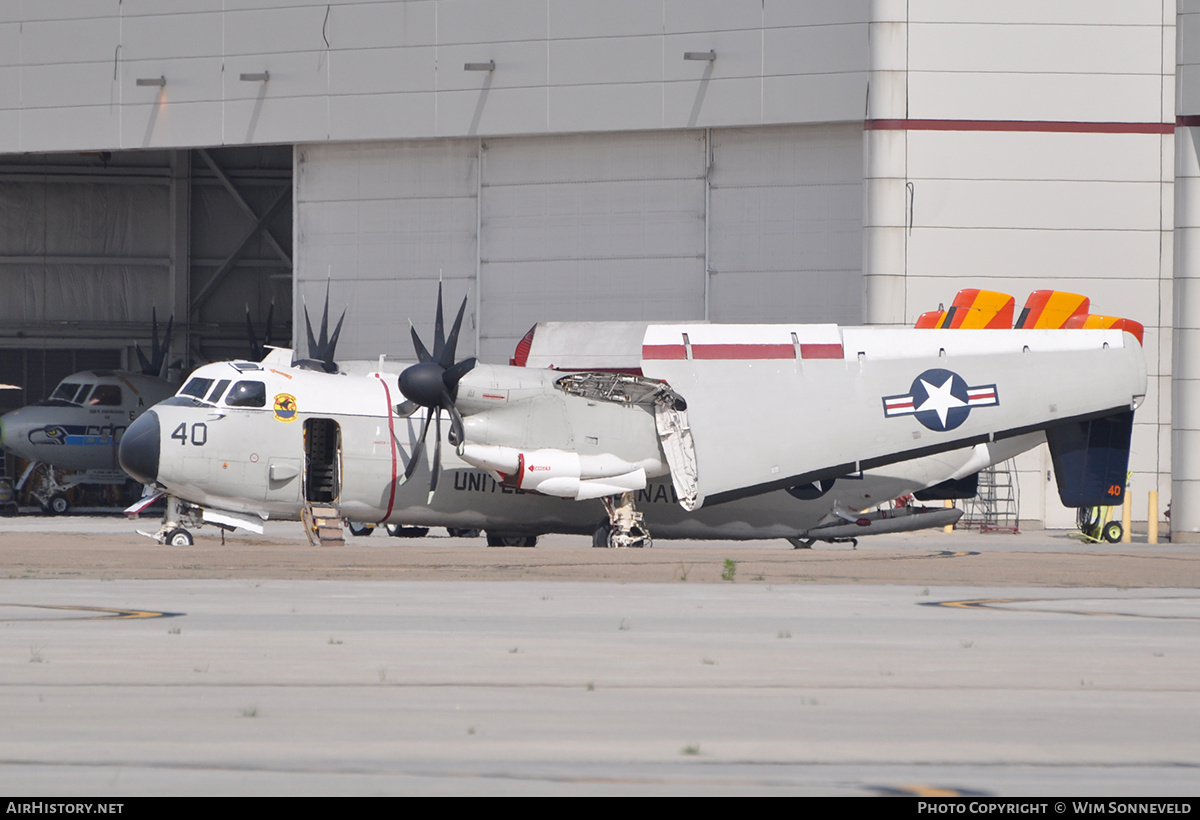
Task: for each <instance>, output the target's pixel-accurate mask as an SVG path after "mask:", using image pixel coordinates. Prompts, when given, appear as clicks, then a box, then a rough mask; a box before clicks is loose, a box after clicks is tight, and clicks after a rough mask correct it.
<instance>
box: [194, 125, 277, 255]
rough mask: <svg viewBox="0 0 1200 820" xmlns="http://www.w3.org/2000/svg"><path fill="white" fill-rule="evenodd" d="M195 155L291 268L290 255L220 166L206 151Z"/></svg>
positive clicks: (201, 150) (201, 149)
mask: <svg viewBox="0 0 1200 820" xmlns="http://www.w3.org/2000/svg"><path fill="white" fill-rule="evenodd" d="M196 153H198V154H199V155H200V158H201V159H203V160H204V162H205V164H206V165H208V167H209V168H211V169H212V172H213V173H214V174H216V175H217V179H219V180H221V184H222V185H224V186H225V190H227V191H228V192H229V195H230V196H231V197H233V201H234V202H236V203H237V204H238V207H240V208H241V209H242V210H243V211H244V212H245V214H246V216H248V217H250V219H252V220H254V221H255V223H256V224H257V225H258V226H259V227H260V230H262V234H263V238H264V239H266V241H267V244H268V245H270V246H271V249H272V250H274V251H275V253H276V254H278V255H279V258H280V259H282V260H283V261H284V262H287V264H288V266H289V267H291V265H292V256H291V254H289V253H288V252H287V251H285V250H284V249H283V247H282V246H281V245H280V244H279V242H277V241H276V240H275V237H274V236H272V235H271V232H270V231H269V230H267V229H266V227H265V226H264V225H263V222H264V220H263V219H259V217H258V214H256V213H255V212H254V209H253V208H251V207H250V203H248V202H246V200H245V199H243V198H242V195H241V194H240V193H239V192H238V189H237V187H236V186H235V185H234V184H233V182H232V181H231V180H230V179H229V177H228V176H227V175H226V173H225V172H224V171H222V170H221V168H220V166H218V165H217V163H216V161H215V160H213V158H212V156H211V155H210V154H209V153H208V151H206V150H204V149H203V148H200V149H198V150H197V152H196ZM291 189H292V186H291V184H290V183H289V184H288V187H287V190H288V191H289V192H290V191H291ZM264 218H265V217H264Z"/></svg>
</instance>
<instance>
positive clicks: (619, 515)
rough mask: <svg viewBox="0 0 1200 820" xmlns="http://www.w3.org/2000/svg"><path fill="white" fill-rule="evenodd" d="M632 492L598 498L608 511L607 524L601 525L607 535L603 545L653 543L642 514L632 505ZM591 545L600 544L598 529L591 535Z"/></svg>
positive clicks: (641, 546)
mask: <svg viewBox="0 0 1200 820" xmlns="http://www.w3.org/2000/svg"><path fill="white" fill-rule="evenodd" d="M634 498H635V496H634V494H633V493H621V494H620V495H611V496H606V497H605V498H602V499H600V501H601V503H602V504H604V511H605V512H607V513H608V524H606V525H601V527H600V529H601V530H607V531H608V535H607V538H606V539H605V542H604V546H605V547H609V548H612V549H627V548H635V549H638V548H649V547H650V546H652V545H653V543H654V542H653V541H651V540H650V532H649V531H648V530H647V529H646V525H645V522H644V519H643V517H642V514H641V513H640V512H638V511H637V507H636V506H635V505H634ZM592 545H593V546H597V547H598V546H600V531H597V532H596V533H595V534H594V535H593V536H592Z"/></svg>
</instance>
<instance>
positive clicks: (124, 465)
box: [118, 410, 159, 484]
mask: <svg viewBox="0 0 1200 820" xmlns="http://www.w3.org/2000/svg"><path fill="white" fill-rule="evenodd" d="M158 436H159V428H158V414H157V413H155V412H154V411H153V410H147V411H146V412H145V413H142V415H140V416H138V417H137V418H136V419H134V421H133V423H132V424H130V425H129V428H128V429H127V430H126V431H125V435H123V436H122V437H121V449H120V452H119V454H118V458H120V461H121V469H122V470H124V471H125V472H127V473H129V474H130V475H131V476H133V477H134V478H135V479H136V480H138V481H140V482H142V483H143V484H153V483H154V481H155V479H157V478H158V447H159V438H158Z"/></svg>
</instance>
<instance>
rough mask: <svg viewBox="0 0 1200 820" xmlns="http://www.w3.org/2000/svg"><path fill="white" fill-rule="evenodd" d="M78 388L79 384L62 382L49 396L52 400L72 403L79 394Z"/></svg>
mask: <svg viewBox="0 0 1200 820" xmlns="http://www.w3.org/2000/svg"><path fill="white" fill-rule="evenodd" d="M80 386H81V385H80V384H79V382H63V383H62V384H60V385H59V386H58V387H57V388H55V390H54V393H53V394H51V396H50V398H51V399H52V400H53V399H61V400H62V401H74V400H75V394H76V393H78V392H79V388H80Z"/></svg>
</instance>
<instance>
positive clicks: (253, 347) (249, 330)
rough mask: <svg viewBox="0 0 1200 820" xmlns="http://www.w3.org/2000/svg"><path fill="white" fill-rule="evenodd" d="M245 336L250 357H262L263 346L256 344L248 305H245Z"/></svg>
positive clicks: (256, 339)
mask: <svg viewBox="0 0 1200 820" xmlns="http://www.w3.org/2000/svg"><path fill="white" fill-rule="evenodd" d="M246 338H247V339H248V340H249V341H250V357H251V358H252V359H255V360H260V359H262V351H263V348H261V347H259V346H258V337H257V336H256V335H255V333H254V321H253V320H252V319H251V318H250V306H249V305H246Z"/></svg>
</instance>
